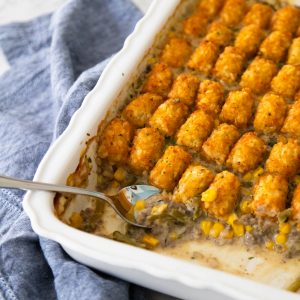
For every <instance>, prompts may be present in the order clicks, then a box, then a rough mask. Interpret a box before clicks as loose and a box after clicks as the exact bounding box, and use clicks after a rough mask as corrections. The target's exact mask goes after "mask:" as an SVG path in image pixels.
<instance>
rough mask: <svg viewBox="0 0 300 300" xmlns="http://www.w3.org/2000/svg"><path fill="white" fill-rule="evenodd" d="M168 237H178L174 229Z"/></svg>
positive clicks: (174, 238) (173, 238) (173, 239)
mask: <svg viewBox="0 0 300 300" xmlns="http://www.w3.org/2000/svg"><path fill="white" fill-rule="evenodd" d="M169 238H170V240H172V241H175V240H177V239H178V234H177V233H176V232H175V231H173V232H171V233H170V235H169Z"/></svg>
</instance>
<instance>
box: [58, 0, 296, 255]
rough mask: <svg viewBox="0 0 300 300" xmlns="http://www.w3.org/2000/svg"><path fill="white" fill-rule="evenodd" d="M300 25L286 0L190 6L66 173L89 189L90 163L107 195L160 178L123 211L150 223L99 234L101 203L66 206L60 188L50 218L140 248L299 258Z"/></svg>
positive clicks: (216, 0) (210, 0)
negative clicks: (215, 249)
mask: <svg viewBox="0 0 300 300" xmlns="http://www.w3.org/2000/svg"><path fill="white" fill-rule="evenodd" d="M299 26H300V11H299V10H298V9H297V8H296V7H294V6H282V7H280V8H275V7H273V6H271V5H269V4H266V3H261V2H256V1H246V0H226V1H220V0H202V1H198V2H196V3H194V4H193V5H192V7H191V8H190V9H189V10H187V11H186V13H185V14H184V17H183V18H182V20H180V21H178V22H177V23H176V24H175V26H173V27H172V29H171V31H170V32H169V33H168V35H167V39H166V42H165V44H164V45H163V46H162V47H161V49H157V50H158V51H157V54H156V55H154V56H152V57H151V59H150V60H149V63H148V65H147V68H146V70H145V72H144V73H143V74H142V75H141V77H140V78H139V79H138V80H137V82H136V85H135V87H136V88H135V90H134V93H131V94H130V95H129V96H128V98H127V103H126V104H125V105H124V107H123V109H122V110H120V111H119V112H118V113H117V115H116V116H115V117H114V118H113V119H112V120H110V121H109V122H108V123H107V124H105V126H103V124H101V126H99V133H98V135H97V136H96V137H94V138H93V139H91V140H90V141H89V143H88V146H89V145H91V144H93V145H94V146H93V147H87V149H86V151H85V152H84V153H83V155H82V156H81V160H80V163H79V165H78V167H77V169H76V171H75V172H74V173H73V174H71V175H70V176H69V178H68V182H67V183H68V184H69V185H73V186H80V187H86V186H88V184H91V182H88V181H89V174H90V173H92V172H94V173H96V174H97V176H96V177H97V178H96V182H93V184H94V185H96V186H97V189H98V190H99V191H102V192H105V193H107V194H111V195H112V194H115V193H116V192H117V191H118V190H120V189H121V188H122V187H125V186H128V185H132V184H150V185H153V186H155V187H158V188H159V189H161V191H162V192H161V194H159V195H156V196H153V197H152V198H150V199H147V200H146V201H145V200H143V199H141V200H139V201H137V202H136V204H135V206H134V208H133V209H132V211H130V212H129V213H130V214H131V215H132V216H134V217H135V218H136V219H137V220H138V221H139V222H141V223H144V224H151V226H152V228H151V229H149V230H144V229H141V228H135V227H131V226H123V227H122V228H121V229H120V230H113V231H110V232H109V233H108V232H107V231H105V230H104V229H103V228H104V227H105V224H104V221H103V218H104V215H105V214H107V212H108V216H109V217H108V218H111V217H112V216H111V215H109V208H107V207H106V206H105V205H104V204H103V203H100V202H99V201H94V200H92V199H91V203H92V204H91V206H90V207H87V208H86V207H82V209H77V212H72V213H69V214H65V213H66V211H67V210H68V208H69V207H70V205H72V202H74V201H73V200H74V198H75V197H73V196H70V195H57V197H56V199H55V208H56V212H57V214H58V216H59V217H60V218H62V219H63V220H64V221H65V222H67V223H68V224H70V225H71V226H74V227H76V228H78V229H81V230H85V231H88V232H94V233H97V234H101V235H105V236H108V237H110V238H113V239H116V240H119V241H122V242H126V243H129V244H133V245H136V246H140V247H143V248H148V249H154V248H160V249H164V248H174V247H175V246H176V245H180V243H182V242H184V241H188V240H189V241H193V240H210V241H213V242H215V243H216V244H218V245H225V244H233V243H236V244H243V245H244V247H246V248H247V247H254V246H259V247H263V248H265V249H267V250H269V251H272V252H278V253H280V255H282V257H283V258H285V259H288V258H295V257H298V256H299V255H300V239H299V237H300V144H299V138H300V90H299V89H300V66H299V62H300V42H299V39H300V37H298V36H300V27H299ZM91 148H93V149H92V150H91ZM94 153H96V155H95V154H94ZM114 218H116V217H114ZM119 222H120V221H119Z"/></svg>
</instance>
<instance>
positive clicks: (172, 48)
mask: <svg viewBox="0 0 300 300" xmlns="http://www.w3.org/2000/svg"><path fill="white" fill-rule="evenodd" d="M191 54H192V47H191V45H190V44H189V42H187V41H186V40H185V39H181V38H177V37H174V38H171V39H170V40H169V42H168V43H167V44H166V46H165V47H164V49H163V52H162V55H161V61H162V62H163V63H165V64H167V65H168V66H170V67H173V68H179V67H182V66H183V65H184V64H185V63H186V62H187V60H188V59H189V57H190V55H191Z"/></svg>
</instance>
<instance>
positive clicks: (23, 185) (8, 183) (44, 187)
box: [0, 175, 111, 204]
mask: <svg viewBox="0 0 300 300" xmlns="http://www.w3.org/2000/svg"><path fill="white" fill-rule="evenodd" d="M0 187H3V188H12V189H22V190H39V191H49V192H61V193H71V194H79V195H86V196H91V197H97V198H101V199H103V200H104V201H106V202H109V204H111V199H110V198H109V197H107V196H106V195H105V194H103V193H100V192H94V191H89V190H86V189H81V188H77V187H72V186H67V185H57V184H50V183H41V182H35V181H30V180H24V179H19V178H14V177H8V176H3V175H0Z"/></svg>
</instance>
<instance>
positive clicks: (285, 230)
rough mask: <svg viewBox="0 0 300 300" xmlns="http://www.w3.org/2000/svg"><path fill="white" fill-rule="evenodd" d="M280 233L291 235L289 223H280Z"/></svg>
mask: <svg viewBox="0 0 300 300" xmlns="http://www.w3.org/2000/svg"><path fill="white" fill-rule="evenodd" d="M279 231H280V233H284V234H289V233H290V232H291V224H289V223H280V224H279Z"/></svg>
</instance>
